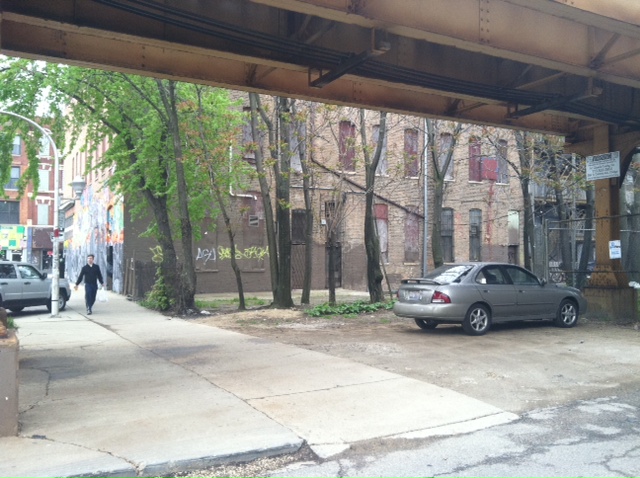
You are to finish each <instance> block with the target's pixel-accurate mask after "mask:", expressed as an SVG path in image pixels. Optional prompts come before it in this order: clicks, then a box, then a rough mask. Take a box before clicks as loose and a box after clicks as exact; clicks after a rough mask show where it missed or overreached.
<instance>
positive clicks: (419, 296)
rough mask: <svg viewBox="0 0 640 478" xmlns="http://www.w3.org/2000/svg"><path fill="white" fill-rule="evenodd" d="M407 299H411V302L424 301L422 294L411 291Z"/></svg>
mask: <svg viewBox="0 0 640 478" xmlns="http://www.w3.org/2000/svg"><path fill="white" fill-rule="evenodd" d="M407 299H409V300H420V299H422V293H421V292H419V291H413V290H410V291H409V292H408V293H407Z"/></svg>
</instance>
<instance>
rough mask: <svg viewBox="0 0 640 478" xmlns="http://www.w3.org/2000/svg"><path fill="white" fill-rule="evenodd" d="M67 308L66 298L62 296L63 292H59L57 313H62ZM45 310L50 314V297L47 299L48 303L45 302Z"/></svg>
mask: <svg viewBox="0 0 640 478" xmlns="http://www.w3.org/2000/svg"><path fill="white" fill-rule="evenodd" d="M66 306H67V296H66V295H64V292H63V291H60V295H59V296H58V312H60V311H63V310H64V308H65V307H66ZM47 310H48V311H49V312H51V297H49V302H47Z"/></svg>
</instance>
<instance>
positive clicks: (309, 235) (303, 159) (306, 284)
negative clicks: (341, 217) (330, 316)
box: [293, 103, 315, 304]
mask: <svg viewBox="0 0 640 478" xmlns="http://www.w3.org/2000/svg"><path fill="white" fill-rule="evenodd" d="M314 111H315V104H314V103H312V104H311V116H312V117H311V124H312V125H313V124H314V123H313V122H314ZM293 113H294V115H293V116H294V118H297V114H296V109H295V103H294V104H293ZM296 124H298V123H297V122H296ZM312 137H313V132H312ZM301 139H302V141H298V144H299V145H300V146H299V147H300V165H301V167H302V193H303V195H304V210H305V214H304V217H305V231H304V279H303V282H302V297H301V299H300V303H301V304H309V303H310V302H311V279H312V278H313V275H312V272H313V270H312V268H313V206H312V202H311V169H310V168H309V164H308V163H307V148H306V138H301ZM311 151H313V149H311Z"/></svg>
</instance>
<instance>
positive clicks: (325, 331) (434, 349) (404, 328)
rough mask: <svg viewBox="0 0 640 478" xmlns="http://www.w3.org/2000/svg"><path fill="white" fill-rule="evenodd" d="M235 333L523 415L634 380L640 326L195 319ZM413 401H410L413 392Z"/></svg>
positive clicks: (235, 316)
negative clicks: (467, 329)
mask: <svg viewBox="0 0 640 478" xmlns="http://www.w3.org/2000/svg"><path fill="white" fill-rule="evenodd" d="M198 320H199V321H200V322H203V323H207V324H209V325H214V326H218V327H222V328H226V329H230V330H235V331H238V332H241V333H244V334H249V335H253V336H256V337H263V338H267V339H270V340H274V341H279V342H283V343H288V344H292V345H296V346H298V347H303V348H306V349H310V350H315V351H318V352H323V353H327V354H330V355H335V356H338V357H343V358H347V359H350V360H355V361H357V362H361V363H364V364H367V365H371V366H373V367H377V368H380V369H383V370H388V371H392V372H395V373H398V374H402V375H405V376H407V377H412V378H415V379H418V380H422V381H425V382H429V383H432V384H434V385H438V386H441V387H445V388H449V389H452V390H455V391H457V392H460V393H464V394H466V395H469V396H471V397H474V398H477V399H479V400H482V401H484V402H487V403H490V404H492V405H495V406H497V407H500V408H502V409H504V410H507V411H510V412H514V413H522V412H524V411H528V410H532V409H535V408H540V407H546V406H556V405H561V404H563V403H568V402H570V401H572V400H576V399H585V398H592V397H598V396H603V395H607V396H609V395H612V394H615V393H616V390H617V389H620V390H622V389H625V388H627V387H630V386H632V387H636V386H637V384H638V382H640V360H639V359H638V357H640V331H639V330H638V325H637V324H635V325H634V324H631V325H626V326H620V325H613V324H609V323H605V322H599V321H590V320H585V319H580V321H579V323H578V325H577V326H576V327H575V328H571V329H560V328H556V327H553V326H552V325H551V324H550V323H548V322H527V323H513V324H502V325H495V326H494V327H493V328H492V329H491V330H490V331H489V333H488V334H487V335H485V336H482V337H470V336H467V335H466V334H465V333H464V332H463V331H462V328H461V327H459V326H454V325H451V326H449V325H441V326H439V327H438V328H436V329H435V330H431V331H423V330H421V329H420V328H418V327H417V326H416V325H415V324H414V322H413V321H412V320H410V319H400V318H397V317H395V316H394V315H393V314H392V313H391V312H389V311H384V312H378V313H376V314H370V315H363V316H359V317H355V318H353V317H351V318H345V317H333V318H311V317H308V316H306V315H305V314H303V313H302V312H301V311H298V310H271V309H263V310H254V311H248V312H241V313H240V312H238V313H227V314H219V315H212V316H207V317H206V318H202V319H198ZM416 399H419V397H416Z"/></svg>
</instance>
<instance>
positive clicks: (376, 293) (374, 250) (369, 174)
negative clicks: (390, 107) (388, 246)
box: [360, 109, 387, 303]
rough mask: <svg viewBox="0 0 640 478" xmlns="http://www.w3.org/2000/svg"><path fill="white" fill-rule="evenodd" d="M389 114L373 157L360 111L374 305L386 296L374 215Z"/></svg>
mask: <svg viewBox="0 0 640 478" xmlns="http://www.w3.org/2000/svg"><path fill="white" fill-rule="evenodd" d="M386 125H387V113H386V112H384V111H381V112H380V126H379V134H378V141H377V143H376V147H375V151H374V154H373V157H371V154H370V152H369V145H368V143H367V128H366V120H365V111H364V110H363V109H361V110H360V138H361V140H362V150H363V153H364V167H365V198H366V199H365V201H366V205H365V211H364V245H365V251H366V254H367V288H368V290H369V300H370V301H371V302H372V303H375V302H382V300H383V299H384V294H383V291H382V279H383V278H384V276H383V274H382V270H381V268H380V240H379V238H378V232H377V230H376V219H375V216H374V213H373V200H374V189H375V180H376V170H377V168H378V164H379V162H380V157H381V155H382V148H383V145H384V138H385V135H386V134H387V132H386V130H387V127H386Z"/></svg>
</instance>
